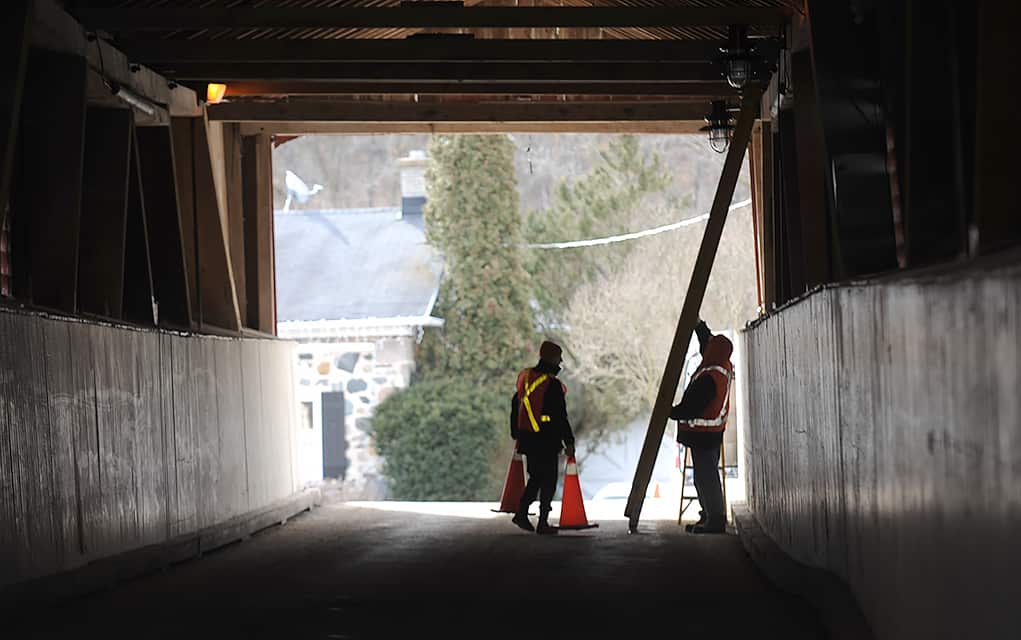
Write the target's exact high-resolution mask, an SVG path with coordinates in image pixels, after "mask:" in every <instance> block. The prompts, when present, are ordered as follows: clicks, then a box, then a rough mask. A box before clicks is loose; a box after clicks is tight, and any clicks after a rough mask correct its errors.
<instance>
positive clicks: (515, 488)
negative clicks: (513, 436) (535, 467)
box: [493, 444, 525, 513]
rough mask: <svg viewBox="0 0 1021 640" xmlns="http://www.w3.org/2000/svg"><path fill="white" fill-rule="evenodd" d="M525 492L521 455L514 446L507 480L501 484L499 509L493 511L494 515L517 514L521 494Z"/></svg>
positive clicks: (523, 467)
mask: <svg viewBox="0 0 1021 640" xmlns="http://www.w3.org/2000/svg"><path fill="white" fill-rule="evenodd" d="M524 492H525V466H524V464H522V462H521V454H520V453H518V447H517V445H516V444H515V445H514V456H513V457H512V458H511V463H510V468H509V469H507V479H506V480H504V483H503V496H502V497H501V498H500V508H499V509H493V511H494V512H496V513H517V512H518V507H519V506H520V505H521V494H523V493H524Z"/></svg>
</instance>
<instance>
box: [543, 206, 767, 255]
mask: <svg viewBox="0 0 1021 640" xmlns="http://www.w3.org/2000/svg"><path fill="white" fill-rule="evenodd" d="M751 203H752V201H751V198H749V199H747V200H742V201H741V202H735V203H734V204H732V205H730V208H729V209H727V211H728V212H729V211H734V210H736V209H740V208H742V207H747V206H748V205H750V204H751ZM708 219H709V214H708V213H706V214H704V215H701V216H695V217H694V218H685V219H684V220H681V221H680V222H674V223H671V224H665V225H663V226H661V227H654V228H652V229H645V230H644V231H635V232H633V233H625V234H622V235H619V236H609V237H606V238H593V239H591V240H572V241H570V242H544V243H540V244H526V245H525V247H526V248H528V249H574V248H577V247H596V246H599V245H603V244H612V243H614V242H624V241H625V240H637V239H638V238H646V237H648V236H654V235H657V234H660V233H666V232H667V231H676V230H677V229H680V228H681V227H688V226H691V225H693V224H698V223H699V222H705V221H706V220H708Z"/></svg>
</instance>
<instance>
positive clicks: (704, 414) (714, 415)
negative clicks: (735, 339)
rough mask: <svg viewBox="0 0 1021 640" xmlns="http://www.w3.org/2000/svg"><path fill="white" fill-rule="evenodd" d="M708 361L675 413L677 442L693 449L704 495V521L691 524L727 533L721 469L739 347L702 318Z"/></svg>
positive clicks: (696, 529)
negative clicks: (733, 360)
mask: <svg viewBox="0 0 1021 640" xmlns="http://www.w3.org/2000/svg"><path fill="white" fill-rule="evenodd" d="M695 334H696V335H697V336H698V344H699V351H700V353H701V354H702V362H701V363H700V364H699V366H698V368H697V369H696V370H695V373H694V375H692V376H691V382H689V383H688V388H687V389H685V390H684V395H683V396H682V397H681V401H680V403H679V404H677V405H676V406H674V407H673V409H671V411H670V417H671V418H673V419H674V420H677V442H679V443H681V444H682V445H684V446H685V447H689V448H690V449H691V461H692V465H693V466H694V468H695V491H696V492H697V493H698V504H699V507H700V508H701V511H699V520H698V522H697V523H696V524H694V525H688V526H687V527H686V530H687V531H689V532H690V533H724V531H725V530H726V526H727V515H726V511H725V510H726V505H724V504H723V486H722V485H721V484H720V474H719V472H718V471H717V469H718V466H719V463H720V447H721V446H723V431H724V429H726V428H727V413H728V412H729V411H730V384H731V381H733V379H734V365H733V364H731V362H730V354H731V353H733V351H734V345H733V344H732V343H731V342H730V340H728V339H727V338H725V337H724V336H721V335H713V333H712V332H711V331H710V330H709V327H708V326H707V325H706V323H705V322H704V321H702V320H699V321H698V325H697V326H696V327H695Z"/></svg>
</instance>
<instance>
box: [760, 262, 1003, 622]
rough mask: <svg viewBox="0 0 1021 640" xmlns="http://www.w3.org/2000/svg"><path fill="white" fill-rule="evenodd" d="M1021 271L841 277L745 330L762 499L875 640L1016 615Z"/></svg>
mask: <svg viewBox="0 0 1021 640" xmlns="http://www.w3.org/2000/svg"><path fill="white" fill-rule="evenodd" d="M1019 284H1021V267H1018V266H1017V265H1016V264H1015V265H1011V266H1003V267H997V268H984V267H964V268H957V269H952V270H948V271H947V272H945V273H942V274H939V275H932V276H918V277H915V278H910V277H907V278H900V279H898V280H896V281H891V282H886V283H873V284H867V285H860V286H847V287H840V288H828V289H824V290H822V291H820V292H818V293H815V294H814V295H812V296H810V297H808V298H807V299H804V300H802V301H800V302H798V303H797V304H795V305H794V306H792V307H789V308H787V309H785V310H783V311H781V312H780V313H778V314H776V315H774V316H771V317H769V318H767V319H766V320H764V321H762V322H761V323H759V324H757V325H756V326H755V327H754V328H752V329H750V330H749V331H748V332H747V333H746V335H745V338H746V341H747V345H748V350H747V356H748V357H747V360H748V366H749V382H750V391H749V404H750V406H749V416H750V422H749V434H748V443H747V446H748V449H747V455H748V456H749V460H750V469H749V500H750V504H751V505H752V506H753V508H754V510H755V512H756V515H757V517H758V518H759V520H760V522H762V523H763V526H764V527H765V528H766V529H767V530H768V531H769V534H770V536H771V537H772V538H773V539H774V540H776V541H777V542H778V543H779V544H780V545H781V546H782V547H783V548H784V550H785V551H786V552H787V553H789V554H791V555H792V556H793V557H794V558H796V559H797V560H800V561H801V562H804V563H806V564H810V565H812V566H817V567H822V568H825V569H828V570H830V571H832V572H833V573H835V574H836V575H837V576H839V577H840V578H842V579H843V580H845V581H846V582H847V583H848V584H849V585H850V586H851V588H852V590H853V591H854V593H855V595H856V597H857V598H858V600H859V602H860V604H861V606H862V609H863V611H864V612H865V614H866V616H867V617H868V619H869V622H870V624H871V625H872V628H873V630H874V632H875V634H876V637H877V638H898V637H908V636H915V637H933V638H937V637H938V638H956V637H981V636H982V635H986V634H995V633H996V632H997V631H996V630H997V629H1001V630H1002V629H1004V628H1011V627H1012V625H1013V624H1015V623H1016V621H1017V619H1016V614H1015V613H1014V608H1013V607H1011V606H1009V605H1007V602H1008V600H1010V599H1011V598H1012V597H1014V596H1015V595H1016V593H1017V588H1016V579H1015V577H1016V576H1015V571H1016V566H1017V565H1016V562H1015V561H1016V559H1017V555H1016V542H1015V541H1014V540H1013V538H1014V532H1016V531H1017V530H1018V527H1019V525H1021V495H1019V492H1018V490H1017V487H1018V486H1021V463H1019V460H1021V437H1019V435H1018V429H1017V425H1018V424H1021V399H1019V396H1018V393H1017V389H1018V388H1019V384H1021V365H1019V363H1021V349H1019V347H1018V343H1019V340H1018V335H1017V332H1018V328H1019V327H1021V294H1019V293H1018V291H1019V290H1021V286H1019ZM950 576H952V577H950ZM962 584H982V585H984V586H983V588H982V589H975V590H970V589H969V590H962V589H961V588H960V587H961V585H962ZM990 594H993V595H990ZM996 594H1002V595H1003V597H1002V598H1001V597H999V595H996ZM1006 594H1013V595H1010V596H1008V595H1006ZM962 611H967V612H968V614H967V615H961V612H962Z"/></svg>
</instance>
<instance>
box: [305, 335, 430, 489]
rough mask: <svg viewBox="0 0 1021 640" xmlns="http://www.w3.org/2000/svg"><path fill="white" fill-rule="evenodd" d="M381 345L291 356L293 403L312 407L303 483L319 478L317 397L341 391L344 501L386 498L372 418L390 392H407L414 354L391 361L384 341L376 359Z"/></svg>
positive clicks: (310, 347)
mask: <svg viewBox="0 0 1021 640" xmlns="http://www.w3.org/2000/svg"><path fill="white" fill-rule="evenodd" d="M407 340H412V339H411V338H407ZM380 342H382V341H380ZM380 342H333V343H304V344H299V345H298V347H297V350H296V352H297V353H296V359H295V362H296V367H297V369H296V371H297V375H296V376H295V379H296V384H297V391H296V395H297V400H298V401H299V402H306V403H311V404H312V407H313V410H312V425H306V432H305V434H304V440H305V446H303V453H302V455H303V466H305V467H306V477H309V478H314V477H315V472H314V471H313V470H314V469H318V472H319V473H321V472H322V393H323V392H325V391H342V392H343V393H344V401H345V402H344V406H345V412H344V413H345V415H344V431H345V436H346V440H347V459H348V467H347V472H346V474H345V477H344V478H343V479H342V481H343V482H342V486H343V490H342V494H343V497H344V498H345V499H349V500H380V499H385V498H386V497H387V494H388V487H387V484H386V479H385V477H384V476H383V474H382V459H381V458H380V457H379V454H378V452H377V451H376V444H375V439H374V435H373V432H372V414H373V411H374V410H375V408H376V406H377V405H378V404H379V403H380V402H382V401H383V400H384V399H385V398H386V397H387V396H389V395H390V394H391V393H393V392H394V390H396V389H404V388H406V387H407V386H408V384H409V383H410V380H411V373H412V372H413V371H414V366H415V365H414V361H413V360H411V359H410V357H411V354H412V353H414V349H413V348H411V345H406V348H405V349H398V350H396V351H397V352H398V353H403V354H407V356H406V357H404V358H400V359H395V358H393V357H392V355H391V354H393V353H394V351H395V350H394V349H392V341H389V340H388V341H387V343H388V344H387V345H386V346H387V349H386V356H387V357H385V358H381V357H380V354H379V352H380V348H379V347H380ZM308 427H311V429H308Z"/></svg>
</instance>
